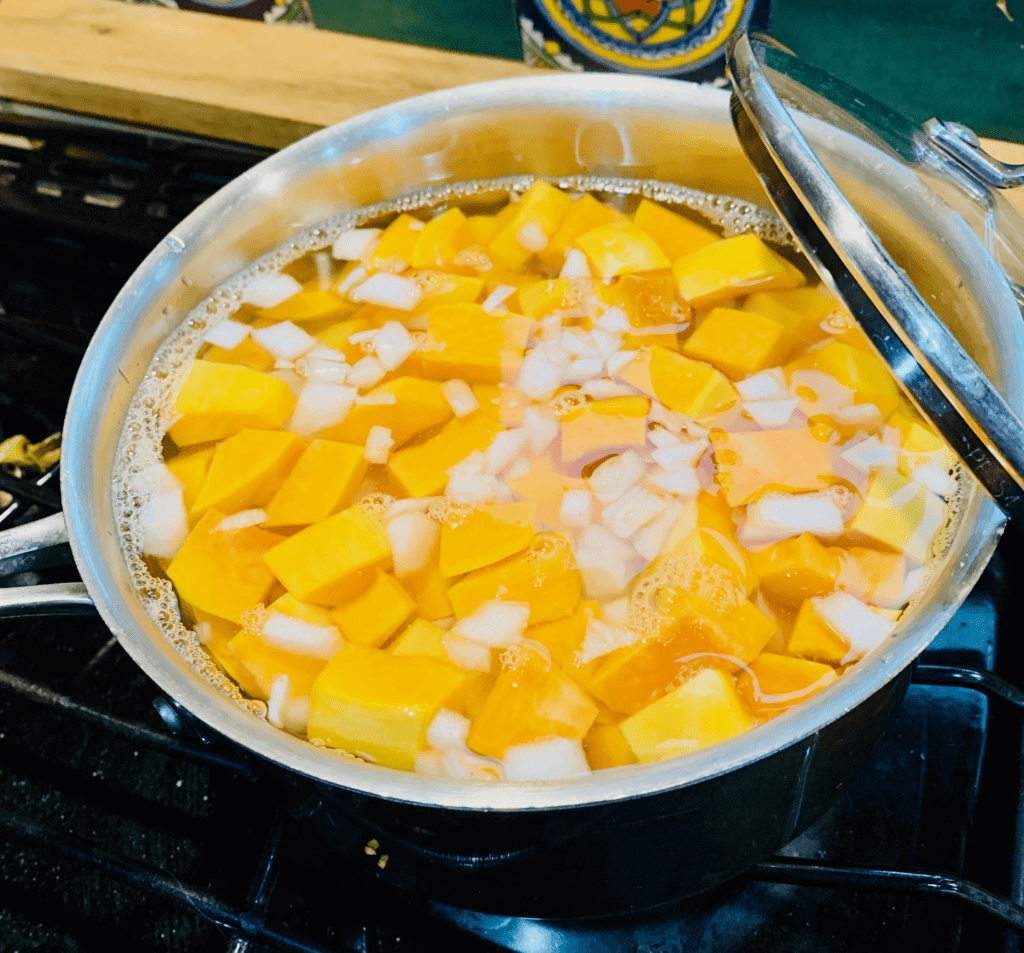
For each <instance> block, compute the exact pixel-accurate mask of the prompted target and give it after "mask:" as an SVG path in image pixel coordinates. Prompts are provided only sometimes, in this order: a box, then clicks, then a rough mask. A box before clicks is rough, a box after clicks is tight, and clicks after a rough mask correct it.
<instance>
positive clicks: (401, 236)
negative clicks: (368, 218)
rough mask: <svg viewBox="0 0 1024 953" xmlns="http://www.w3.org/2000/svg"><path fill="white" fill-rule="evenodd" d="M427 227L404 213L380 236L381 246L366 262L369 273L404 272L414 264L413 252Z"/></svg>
mask: <svg viewBox="0 0 1024 953" xmlns="http://www.w3.org/2000/svg"><path fill="white" fill-rule="evenodd" d="M424 231H426V226H425V225H424V224H423V222H421V221H420V220H419V219H418V218H415V217H414V216H412V215H408V214H407V213H405V212H403V213H402V214H401V215H399V216H398V217H397V218H396V219H395V220H394V221H393V222H392V223H391V224H390V225H388V227H387V228H385V229H384V232H383V234H382V235H381V236H380V244H379V245H378V246H377V247H376V248H375V249H374V251H373V255H372V256H371V257H370V258H369V260H368V261H367V262H366V268H367V270H368V271H370V272H373V271H380V270H385V271H394V272H399V271H404V270H405V269H406V268H407V267H408V266H409V265H411V264H412V256H413V251H414V249H415V248H416V243H417V242H418V241H419V239H420V235H422V234H423V232H424Z"/></svg>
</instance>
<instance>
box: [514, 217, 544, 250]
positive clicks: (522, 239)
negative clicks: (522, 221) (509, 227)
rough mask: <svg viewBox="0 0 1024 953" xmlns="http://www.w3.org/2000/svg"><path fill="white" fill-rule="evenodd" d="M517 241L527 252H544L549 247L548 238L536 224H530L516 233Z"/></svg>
mask: <svg viewBox="0 0 1024 953" xmlns="http://www.w3.org/2000/svg"><path fill="white" fill-rule="evenodd" d="M516 241H517V242H518V243H519V244H520V246H522V247H523V248H525V249H526V250H527V251H533V252H537V251H544V249H545V248H547V247H548V236H547V235H545V234H544V230H543V229H542V228H541V227H540V226H539V225H538V224H537V223H536V222H530V223H528V224H526V225H524V226H523V227H522V228H520V229H519V231H517V232H516Z"/></svg>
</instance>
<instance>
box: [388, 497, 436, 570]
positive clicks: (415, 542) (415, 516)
mask: <svg viewBox="0 0 1024 953" xmlns="http://www.w3.org/2000/svg"><path fill="white" fill-rule="evenodd" d="M402 502H404V501H402ZM389 512H390V509H389ZM440 532H441V527H440V526H439V525H438V524H437V521H436V520H433V519H431V518H430V517H429V516H427V514H426V513H421V512H416V511H413V512H405V513H399V514H398V515H397V516H395V517H393V518H392V519H389V520H388V524H387V534H388V542H389V543H390V544H391V555H392V558H393V560H394V564H395V575H396V576H398V577H399V578H401V577H402V576H408V575H410V574H411V573H414V572H417V571H418V570H420V569H422V568H423V567H424V566H425V565H426V564H427V563H428V562H429V561H430V554H431V552H433V549H434V544H435V543H436V542H437V537H438V535H439V534H440Z"/></svg>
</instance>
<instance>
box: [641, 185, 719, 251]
mask: <svg viewBox="0 0 1024 953" xmlns="http://www.w3.org/2000/svg"><path fill="white" fill-rule="evenodd" d="M633 224H634V225H636V226H637V228H642V229H643V230H644V231H645V232H647V234H648V235H650V236H651V238H653V239H654V240H655V241H656V242H657V243H658V246H659V247H660V248H661V250H662V251H663V252H664V253H665V256H666V257H667V258H668V259H669V261H675V260H676V259H677V258H679V257H681V256H682V255H688V254H689V253H690V252H693V251H697V249H699V248H703V247H704V246H705V245H711V244H712V243H714V242H717V241H718V240H719V237H718V236H717V235H716V234H715V233H714V232H713V231H711V230H710V229H707V228H704V227H703V226H701V225H698V224H697V223H696V222H691V221H690V220H689V219H688V218H686V217H684V216H682V215H679V214H678V213H676V212H672V211H669V210H668V209H667V208H665V207H664V206H661V205H658V204H656V203H655V202H652V201H650V200H649V199H641V200H640V204H639V205H638V206H637V209H636V214H635V215H634V216H633Z"/></svg>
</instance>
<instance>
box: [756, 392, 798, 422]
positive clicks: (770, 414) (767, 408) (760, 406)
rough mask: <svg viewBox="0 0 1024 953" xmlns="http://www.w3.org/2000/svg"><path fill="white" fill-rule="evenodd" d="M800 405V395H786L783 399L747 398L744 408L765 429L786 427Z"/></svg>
mask: <svg viewBox="0 0 1024 953" xmlns="http://www.w3.org/2000/svg"><path fill="white" fill-rule="evenodd" d="M799 406H800V398H799V397H786V398H784V399H782V400H745V401H744V402H743V409H744V410H745V411H746V412H747V413H748V414H750V416H751V417H752V418H753V420H754V423H756V424H757V425H758V426H759V427H763V428H764V429H765V430H771V429H772V428H774V427H785V426H786V424H788V423H789V418H790V417H792V416H793V413H794V412H795V411H796V409H797V407H799Z"/></svg>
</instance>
